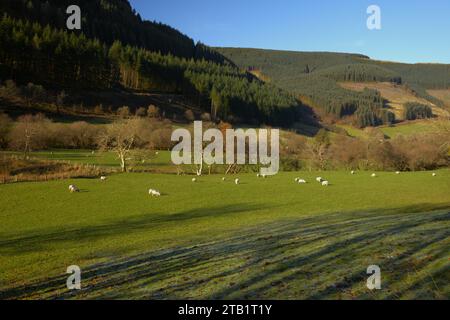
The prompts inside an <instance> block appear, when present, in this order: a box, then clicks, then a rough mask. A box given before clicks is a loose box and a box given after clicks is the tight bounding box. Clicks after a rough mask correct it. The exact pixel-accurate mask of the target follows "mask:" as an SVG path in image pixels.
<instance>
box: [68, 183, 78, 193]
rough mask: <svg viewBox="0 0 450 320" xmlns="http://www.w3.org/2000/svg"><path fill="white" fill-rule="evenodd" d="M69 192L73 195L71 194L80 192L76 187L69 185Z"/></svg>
mask: <svg viewBox="0 0 450 320" xmlns="http://www.w3.org/2000/svg"><path fill="white" fill-rule="evenodd" d="M69 191H70V192H71V193H73V192H80V189H78V187H77V186H75V185H73V184H71V185H70V186H69Z"/></svg>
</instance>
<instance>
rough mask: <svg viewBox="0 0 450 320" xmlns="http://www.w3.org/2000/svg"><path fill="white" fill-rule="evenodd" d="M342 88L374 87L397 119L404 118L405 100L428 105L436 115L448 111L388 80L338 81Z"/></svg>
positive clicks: (362, 88)
mask: <svg viewBox="0 0 450 320" xmlns="http://www.w3.org/2000/svg"><path fill="white" fill-rule="evenodd" d="M339 84H340V85H341V86H342V87H343V88H346V89H350V90H355V91H362V90H364V88H369V89H375V90H378V91H379V92H380V93H381V96H382V97H383V98H384V99H386V100H387V101H388V103H387V106H388V107H389V108H391V109H392V110H391V111H392V112H394V113H395V116H396V118H397V119H404V116H403V104H405V103H406V102H417V103H421V104H425V105H429V106H430V107H431V108H432V110H433V114H435V115H436V116H438V117H444V116H448V115H449V113H448V111H446V110H444V109H442V108H439V107H437V106H435V105H434V104H432V103H430V102H429V101H427V100H425V99H423V98H420V97H417V96H415V95H414V94H413V93H412V92H411V91H409V90H407V89H406V88H405V87H403V86H401V85H396V84H393V83H389V82H377V83H375V82H367V83H366V82H340V83H339Z"/></svg>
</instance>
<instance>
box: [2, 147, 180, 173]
mask: <svg viewBox="0 0 450 320" xmlns="http://www.w3.org/2000/svg"><path fill="white" fill-rule="evenodd" d="M156 152H157V154H156ZM1 154H3V155H16V156H21V155H22V153H20V152H10V151H7V152H0V155H1ZM31 156H32V157H34V158H38V159H45V160H55V161H68V162H73V163H79V164H92V165H96V166H103V167H117V168H119V167H120V162H119V160H118V158H117V155H116V154H115V153H113V152H98V151H92V150H75V149H74V150H71V149H56V150H50V151H36V152H33V153H32V154H31ZM168 166H170V167H173V165H172V164H171V160H170V152H169V151H149V152H148V153H147V154H146V159H145V161H144V162H143V163H142V162H140V163H136V164H134V165H132V166H131V167H135V168H137V169H146V168H147V169H149V168H154V167H158V168H163V167H168ZM172 169H173V168H172Z"/></svg>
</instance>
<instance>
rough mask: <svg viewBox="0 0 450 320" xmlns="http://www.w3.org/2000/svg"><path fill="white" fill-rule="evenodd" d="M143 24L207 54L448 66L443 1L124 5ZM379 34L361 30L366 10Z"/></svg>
mask: <svg viewBox="0 0 450 320" xmlns="http://www.w3.org/2000/svg"><path fill="white" fill-rule="evenodd" d="M130 2H131V4H132V6H133V7H134V8H135V9H136V10H137V11H138V12H139V13H140V14H141V16H142V17H143V18H144V19H147V20H156V21H160V22H163V23H165V24H168V25H171V26H172V27H175V28H177V29H178V30H180V31H181V32H183V33H185V34H186V35H188V36H189V37H191V38H193V39H194V40H195V41H201V42H203V43H205V44H207V45H210V46H223V47H246V48H265V49H279V50H294V51H336V52H352V53H353V52H355V53H362V54H366V55H368V56H370V57H371V58H373V59H379V60H390V61H401V62H409V63H415V62H441V63H450V1H449V0H429V1H426V0H408V1H407V0H372V1H367V0H227V1H218V0H131V1H130ZM372 4H375V5H378V6H379V7H380V8H381V23H382V29H381V30H374V31H370V30H368V29H367V26H366V20H367V17H368V14H367V13H366V10H367V7H368V6H369V5H372Z"/></svg>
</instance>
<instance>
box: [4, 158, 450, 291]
mask: <svg viewBox="0 0 450 320" xmlns="http://www.w3.org/2000/svg"><path fill="white" fill-rule="evenodd" d="M86 153H88V152H86ZM105 161H106V160H105ZM436 173H437V176H436V177H432V175H431V173H430V172H415V173H402V174H400V175H395V174H394V173H387V172H379V173H378V176H377V177H376V178H372V177H370V173H369V172H357V174H356V175H351V174H350V173H348V172H343V171H341V172H323V173H317V172H300V173H296V172H291V173H280V174H278V175H276V176H274V177H270V178H267V179H262V178H257V177H256V175H254V174H242V175H239V178H240V179H241V184H239V185H235V184H234V183H233V180H234V178H235V177H234V176H229V177H228V178H227V180H226V181H222V179H221V178H222V176H218V175H211V176H204V177H200V178H199V179H198V182H197V183H193V182H192V181H191V178H192V177H191V176H177V175H169V174H149V173H130V174H117V175H112V176H110V177H109V178H108V180H107V181H105V182H101V181H100V180H97V179H77V180H70V181H50V182H38V183H16V184H7V185H0V194H1V197H0V225H1V231H0V265H1V266H2V267H1V269H0V298H3V299H12V298H21V299H35V298H45V299H54V298H65V299H71V298H75V299H87V298H101V299H106V298H116V299H117V298H123V299H177V298H187V299H199V298H203V299H212V298H217V299H231V298H236V299H267V298H274V299H386V298H390V299H428V298H431V299H446V298H449V297H450V285H449V284H450V281H449V280H450V272H449V271H450V260H449V258H450V256H449V251H448V248H449V247H450V213H449V208H450V171H449V170H440V171H436ZM319 175H320V176H323V177H324V178H327V179H328V180H329V181H330V182H331V185H330V186H329V187H322V186H321V185H319V184H318V183H317V182H315V177H316V176H319ZM295 177H302V178H304V179H306V180H307V181H308V182H309V183H308V184H306V185H299V184H296V183H295V182H294V178H295ZM71 183H72V184H76V185H77V186H78V187H79V188H80V191H81V192H80V193H74V194H71V193H69V192H68V189H67V188H68V185H69V184H71ZM149 188H154V189H158V190H160V191H161V192H162V196H161V197H160V198H152V197H150V196H149V195H148V189H149ZM74 264H75V265H79V266H80V267H81V270H82V290H80V291H76V292H74V291H71V292H69V291H67V289H66V287H65V284H66V279H67V276H68V275H67V274H66V273H65V272H66V268H67V267H68V266H70V265H74ZM373 264H376V265H379V266H380V268H381V272H382V290H375V291H370V290H368V289H367V288H366V279H367V277H368V275H367V274H366V269H367V267H368V266H369V265H373Z"/></svg>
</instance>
